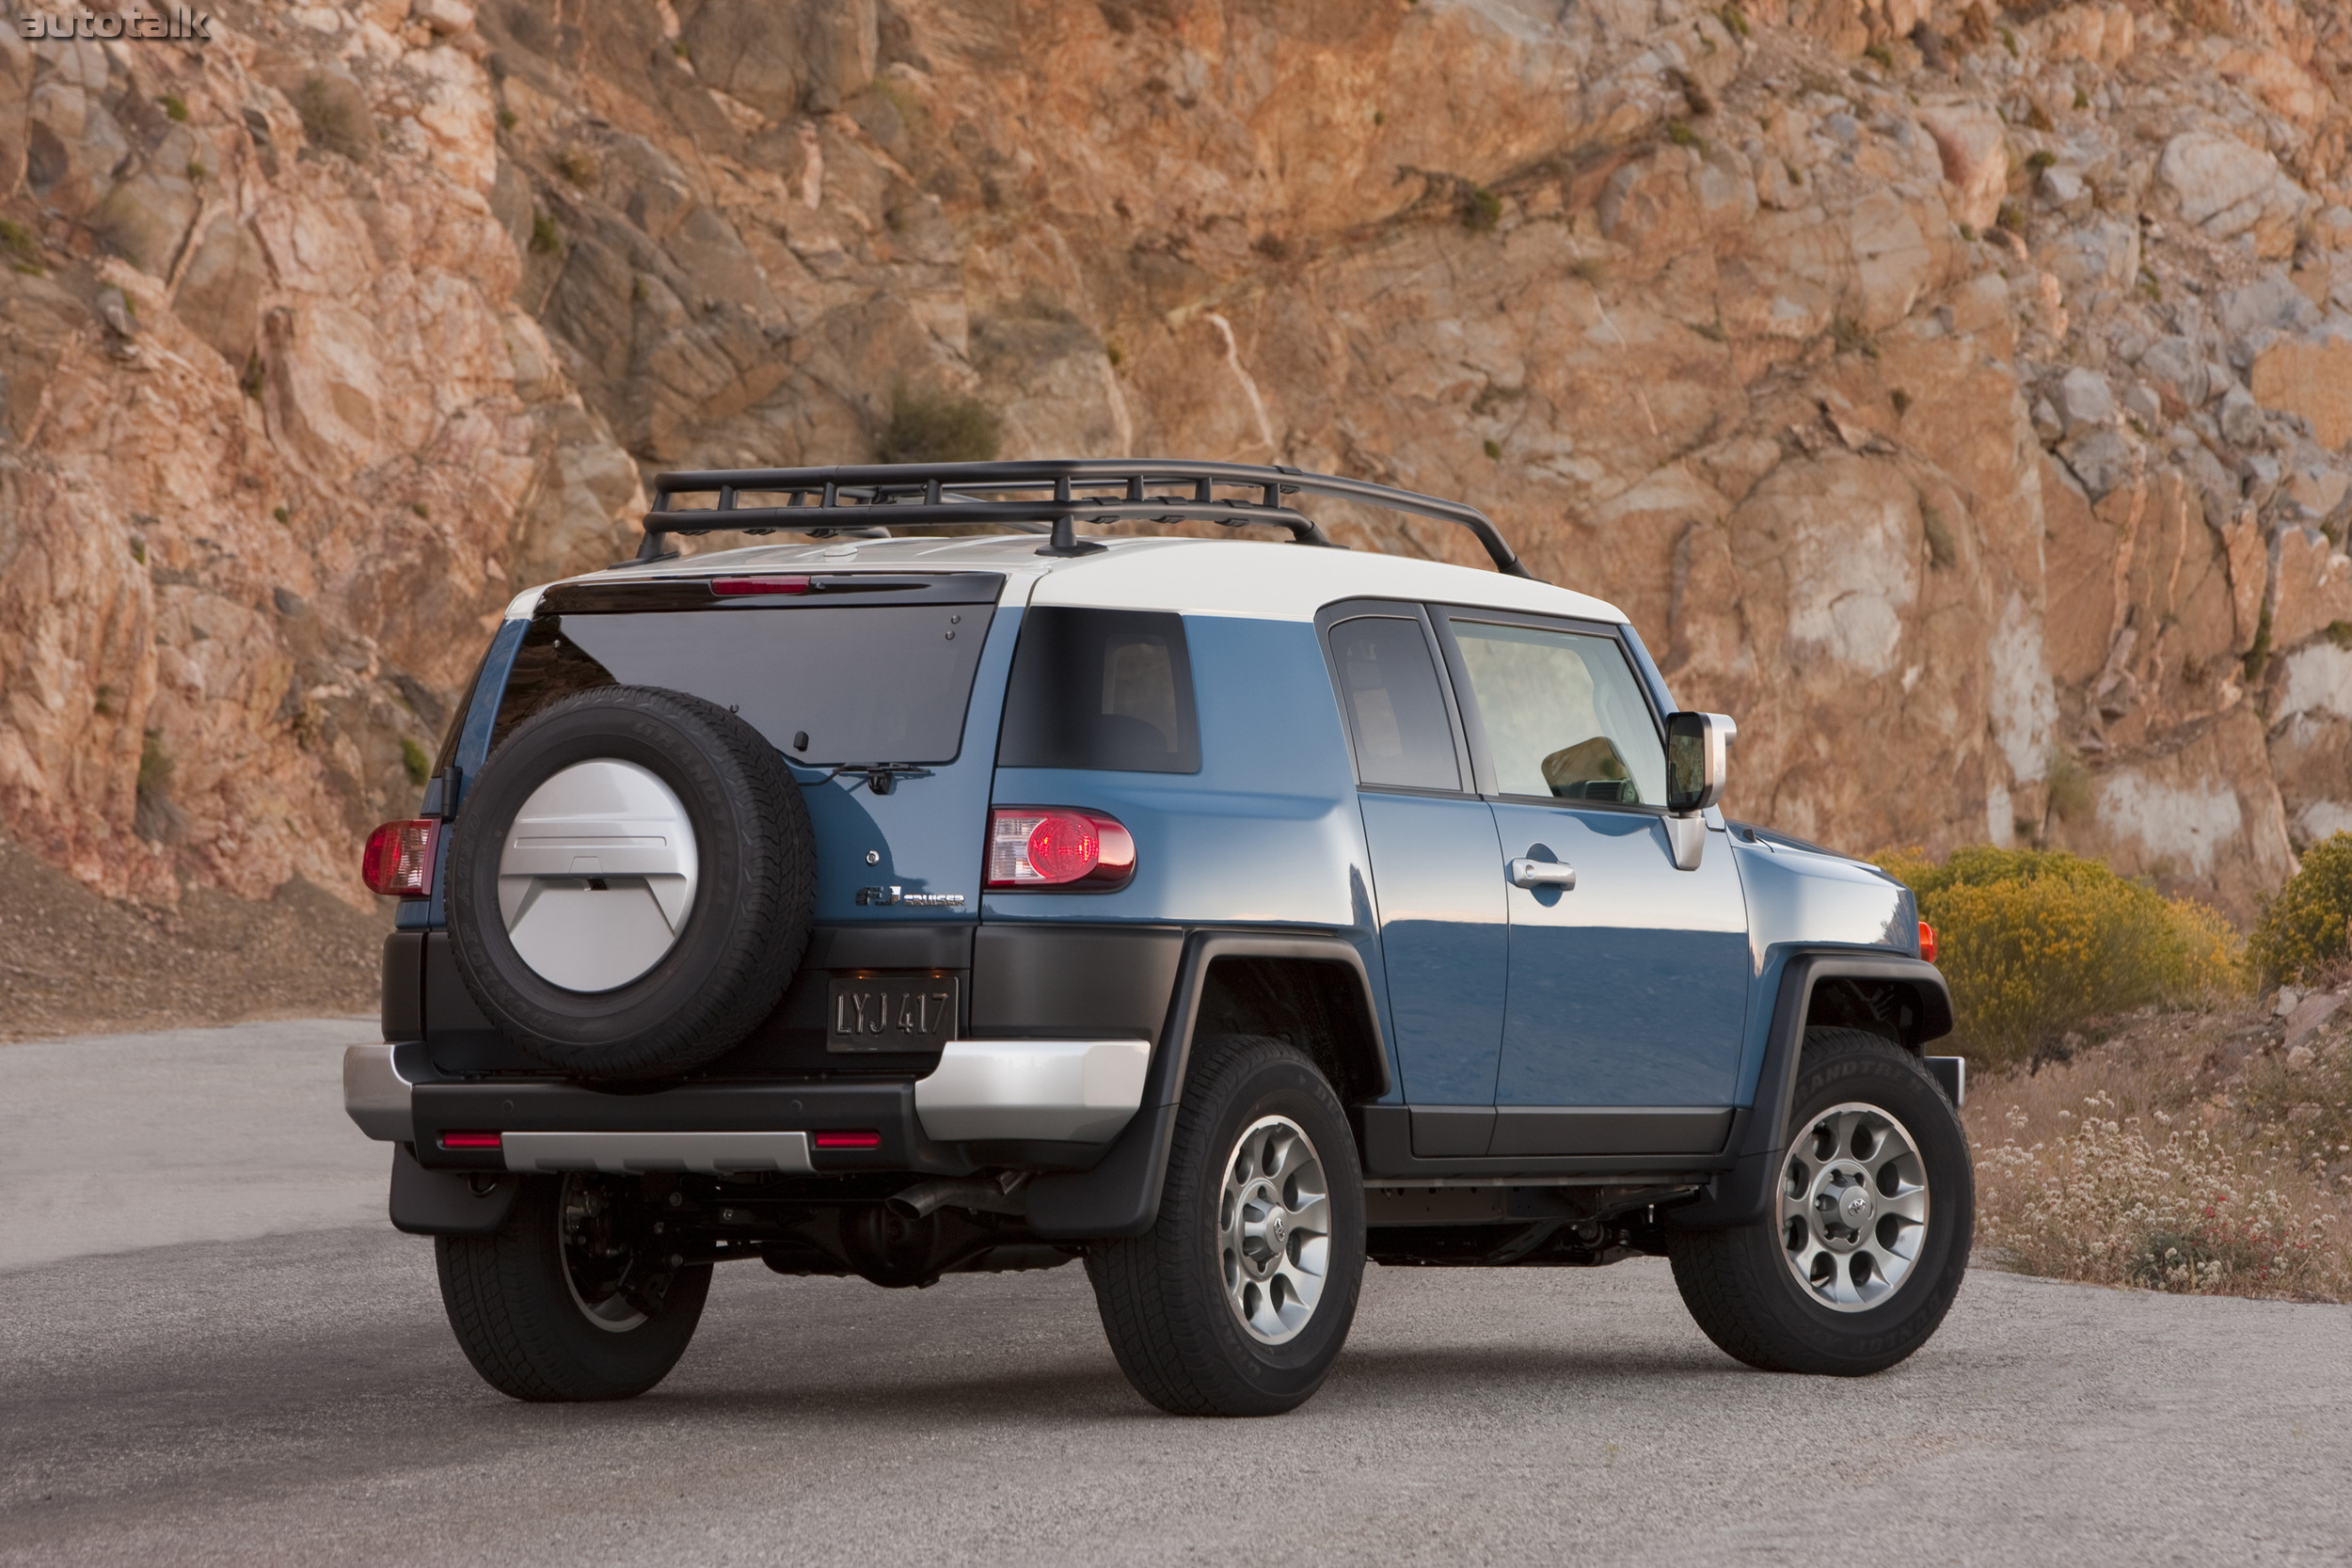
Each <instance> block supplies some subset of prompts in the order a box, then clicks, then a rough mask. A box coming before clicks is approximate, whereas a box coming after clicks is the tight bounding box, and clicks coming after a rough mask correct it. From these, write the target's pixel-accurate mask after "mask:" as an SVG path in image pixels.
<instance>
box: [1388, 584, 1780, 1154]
mask: <svg viewBox="0 0 2352 1568" xmlns="http://www.w3.org/2000/svg"><path fill="white" fill-rule="evenodd" d="M1435 621H1436V624H1437V626H1438V629H1439V630H1440V631H1441V633H1442V634H1443V640H1444V644H1445V651H1446V656H1447V660H1448V663H1449V665H1450V667H1451V671H1452V673H1453V676H1454V684H1455V687H1456V689H1457V690H1458V691H1459V692H1460V694H1461V707H1462V710H1463V718H1464V720H1465V722H1466V726H1467V729H1468V732H1469V737H1470V749H1471V753H1472V757H1473V761H1474V764H1475V766H1476V768H1477V774H1478V783H1479V787H1480V790H1481V792H1482V793H1483V794H1485V795H1486V796H1487V798H1488V799H1489V800H1491V802H1492V805H1493V812H1494V819H1495V827H1496V831H1497V832H1498V834H1499V837H1500V842H1501V853H1500V854H1498V855H1496V856H1495V857H1494V858H1493V859H1492V860H1491V861H1490V862H1489V863H1488V871H1487V874H1488V876H1489V877H1490V878H1491V879H1492V880H1493V882H1494V885H1495V887H1496V889H1497V891H1498V894H1499V895H1500V896H1502V898H1503V899H1504V900H1505V902H1506V904H1507V907H1508V910H1509V919H1510V985H1509V997H1508V1001H1507V1003H1506V1005H1505V1009H1504V1020H1503V1029H1502V1053H1501V1070H1500V1072H1499V1074H1498V1077H1497V1081H1496V1087H1495V1102H1496V1108H1497V1116H1496V1121H1495V1132H1494V1138H1493V1142H1492V1143H1491V1145H1490V1146H1489V1152H1491V1153H1493V1154H1496V1155H1508V1154H1530V1155H1541V1154H1593V1155H1605V1154H1667V1153H1696V1152H1708V1151H1711V1150H1713V1149H1716V1148H1720V1147H1722V1143H1723V1139H1724V1133H1725V1132H1726V1131H1727V1129H1728V1127H1729V1123H1730V1116H1731V1110H1730V1107H1731V1105H1732V1101H1733V1094H1734V1090H1735V1087H1736V1080H1737V1076H1738V1070H1739V1063H1740V1039H1741V1028H1742V1024H1743V1022H1744V1021H1745V1018H1746V1010H1747V1002H1748V942H1747V917H1746V908H1745V904H1744V902H1743V900H1742V898H1741V896H1740V879H1739V871H1738V868H1737V866H1736V865H1735V864H1734V863H1733V861H1732V857H1731V856H1730V855H1729V854H1728V853H1727V852H1725V846H1724V845H1723V844H1722V843H1721V841H1720V839H1718V840H1717V842H1715V843H1714V844H1712V845H1711V846H1710V848H1711V849H1712V853H1708V854H1706V855H1704V856H1703V857H1702V859H1701V862H1700V864H1699V866H1698V868H1697V869H1696V870H1694V871H1682V870H1678V869H1677V868H1676V866H1675V863H1674V859H1673V856H1672V853H1671V852H1670V850H1669V848H1668V846H1667V841H1666V832H1665V826H1664V822H1663V816H1664V804H1663V802H1664V800H1665V784H1666V763H1665V743H1664V732H1663V725H1662V716H1661V715H1660V714H1659V713H1657V712H1656V711H1655V709H1654V708H1653V707H1652V705H1651V704H1650V702H1649V700H1648V698H1647V696H1646V695H1645V689H1644V687H1643V685H1642V683H1641V681H1640V680H1639V678H1638V677H1637V676H1636V675H1635V673H1634V671H1633V667H1632V664H1631V662H1630V660H1629V658H1628V657H1627V653H1626V649H1625V646H1624V644H1623V642H1622V641H1620V640H1619V638H1618V637H1617V635H1616V634H1615V632H1614V629H1613V628H1611V627H1607V626H1587V625H1582V624H1580V623H1574V622H1565V621H1554V620H1549V619H1546V618H1540V617H1533V616H1519V615H1512V614H1507V613H1500V612H1493V611H1486V610H1440V611H1438V613H1437V614H1436V616H1435ZM1518 859H1525V860H1529V861H1534V862H1541V863H1552V864H1565V865H1566V866H1569V867H1572V868H1573V869H1574V872H1575V882H1574V885H1573V886H1572V887H1561V886H1556V885H1555V886H1536V887H1520V886H1514V885H1512V884H1511V881H1510V879H1509V878H1510V874H1509V870H1508V865H1507V863H1508V862H1510V861H1512V860H1518Z"/></svg>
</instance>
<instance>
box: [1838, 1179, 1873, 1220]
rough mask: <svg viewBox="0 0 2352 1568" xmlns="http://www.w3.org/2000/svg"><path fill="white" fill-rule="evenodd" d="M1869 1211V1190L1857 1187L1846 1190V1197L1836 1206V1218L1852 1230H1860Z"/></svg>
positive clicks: (1868, 1215)
mask: <svg viewBox="0 0 2352 1568" xmlns="http://www.w3.org/2000/svg"><path fill="white" fill-rule="evenodd" d="M1870 1209H1871V1204H1870V1194H1869V1190H1868V1189H1867V1188H1865V1187H1859V1186H1855V1187H1849V1188H1847V1189H1846V1196H1844V1197H1843V1198H1841V1199H1839V1200H1838V1204H1837V1212H1838V1217H1839V1218H1841V1219H1843V1220H1844V1221H1845V1222H1846V1224H1847V1226H1848V1227H1850V1228H1851V1229H1854V1230H1859V1229H1861V1228H1862V1224H1863V1222H1864V1221H1865V1220H1867V1219H1868V1218H1869V1217H1870Z"/></svg>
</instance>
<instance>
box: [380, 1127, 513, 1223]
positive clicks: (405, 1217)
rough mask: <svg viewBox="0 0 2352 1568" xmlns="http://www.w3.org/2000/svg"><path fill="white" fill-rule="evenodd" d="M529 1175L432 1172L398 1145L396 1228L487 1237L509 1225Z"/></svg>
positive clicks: (394, 1195) (395, 1163)
mask: <svg viewBox="0 0 2352 1568" xmlns="http://www.w3.org/2000/svg"><path fill="white" fill-rule="evenodd" d="M522 1184H523V1179H522V1178H521V1177H519V1176H516V1175H514V1174H512V1173H505V1174H501V1173H497V1172H492V1171H466V1170H427V1169H425V1168H424V1167H423V1166H422V1165H421V1164H417V1156H416V1151H415V1150H414V1149H412V1148H409V1146H408V1145H406V1144H395V1145H394V1146H393V1147H392V1197H391V1212H392V1228H393V1229H395V1230H405V1231H406V1232H407V1233H408V1234H409V1235H411V1236H486V1235H488V1234H489V1233H490V1232H491V1231H493V1230H496V1229H497V1228H498V1227H500V1226H501V1225H504V1224H505V1223H506V1215H507V1212H508V1211H510V1210H512V1209H513V1208H514V1207H515V1195H516V1193H518V1192H520V1191H521V1190H522Z"/></svg>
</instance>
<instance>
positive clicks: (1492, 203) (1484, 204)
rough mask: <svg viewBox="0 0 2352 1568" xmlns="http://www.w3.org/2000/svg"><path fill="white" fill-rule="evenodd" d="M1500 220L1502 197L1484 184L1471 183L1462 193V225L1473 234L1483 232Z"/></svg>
mask: <svg viewBox="0 0 2352 1568" xmlns="http://www.w3.org/2000/svg"><path fill="white" fill-rule="evenodd" d="M1500 222H1502V198H1501V197H1499V196H1497V195H1495V193H1494V192H1492V191H1490V190H1488V189H1487V188H1486V186H1484V185H1472V186H1470V188H1469V189H1467V190H1465V191H1464V192H1463V193H1462V227H1463V228H1465V229H1467V230H1470V232H1471V233H1473V234H1483V233H1485V232H1486V230H1489V229H1492V228H1493V227H1494V226H1495V225H1496V224H1498V223H1500Z"/></svg>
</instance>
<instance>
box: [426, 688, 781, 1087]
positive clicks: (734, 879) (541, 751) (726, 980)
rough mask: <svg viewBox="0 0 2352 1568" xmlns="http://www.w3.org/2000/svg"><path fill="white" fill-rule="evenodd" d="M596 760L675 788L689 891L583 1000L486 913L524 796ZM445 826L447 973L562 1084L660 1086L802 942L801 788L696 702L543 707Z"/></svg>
mask: <svg viewBox="0 0 2352 1568" xmlns="http://www.w3.org/2000/svg"><path fill="white" fill-rule="evenodd" d="M599 758H612V759H615V760H618V761H622V762H631V763H635V764H637V765H639V766H640V767H643V768H646V769H648V770H649V771H651V772H652V773H653V774H654V775H655V776H656V777H658V778H659V779H660V780H661V782H662V783H663V784H667V785H668V786H669V788H670V789H671V791H672V792H673V793H674V794H675V795H676V797H677V798H678V800H679V801H680V803H681V804H683V805H684V807H685V808H686V812H687V815H688V818H689V820H690V821H691V823H692V825H693V830H694V837H695V848H696V853H697V858H698V862H699V865H698V883H697V886H696V889H695V894H694V902H693V907H692V909H691V911H689V913H688V915H687V919H686V925H685V927H684V928H683V929H681V930H680V931H679V932H678V934H677V938H676V941H675V943H674V944H673V945H672V946H671V948H670V950H669V951H668V952H667V953H666V954H664V955H663V956H662V958H660V961H659V962H657V963H656V964H654V966H653V967H652V968H651V969H649V970H647V971H646V972H645V973H644V974H641V975H639V976H638V977H637V978H636V979H634V980H631V981H629V982H628V984H626V985H624V986H620V987H618V988H616V989H613V990H602V991H595V992H582V991H574V990H565V989H564V988H563V987H561V986H558V985H555V984H554V983H552V982H551V981H549V980H548V979H546V978H544V977H542V976H541V975H540V974H538V973H536V972H535V971H534V970H532V968H531V966H530V965H529V964H528V963H526V962H525V961H524V960H523V958H522V957H521V955H520V954H518V953H516V950H515V945H514V943H513V942H511V941H510V940H509V939H508V937H507V934H506V927H505V923H504V921H503V920H502V918H501V915H500V913H499V897H498V878H499V861H500V855H501V850H502V849H503V847H504V845H505V840H506V836H507V833H508V832H509V831H510V830H511V828H512V826H513V824H514V821H515V817H516V813H518V812H519V811H521V809H522V807H523V805H524V803H525V802H526V801H527V800H530V798H531V795H532V791H534V790H535V789H537V788H538V787H539V785H541V784H544V783H546V782H547V781H548V779H549V778H551V777H552V776H554V775H555V774H556V773H558V772H560V771H562V770H563V769H564V768H569V767H571V766H572V765H574V764H575V763H581V762H590V761H595V760H596V759H599ZM453 828H454V831H453V842H452V847H451V851H450V863H449V876H448V881H447V888H448V896H449V912H450V921H449V924H450V936H451V941H452V944H453V951H454V954H455V957H456V959H457V971H458V974H459V975H460V976H461V977H462V978H463V979H464V981H465V983H466V989H467V990H469V991H471V992H472V993H473V997H474V1000H475V1002H477V1003H478V1004H480V1006H481V1007H482V1010H483V1012H484V1014H485V1015H486V1016H487V1017H488V1018H489V1019H490V1021H491V1022H493V1023H495V1024H497V1025H498V1027H499V1028H500V1030H501V1032H503V1033H504V1034H505V1035H506V1036H507V1037H508V1038H510V1039H512V1040H514V1041H515V1042H516V1044H517V1045H519V1046H521V1047H522V1049H523V1050H524V1051H525V1052H527V1053H530V1054H531V1055H532V1057H533V1058H534V1059H536V1060H537V1061H540V1062H542V1063H544V1064H546V1065H547V1066H548V1067H549V1068H552V1069H555V1070H556V1071H558V1072H562V1073H565V1074H567V1075H569V1076H572V1077H577V1078H585V1079H602V1080H608V1081H626V1080H631V1079H647V1078H665V1077H672V1076H675V1075H676V1074H677V1073H680V1072H683V1071H686V1070H687V1069H691V1068H695V1067H699V1066H701V1065H702V1064H704V1063H705V1062H708V1061H711V1060H714V1059H715V1058H717V1057H719V1056H721V1055H723V1054H724V1053H726V1051H727V1050H728V1049H729V1048H730V1047H732V1046H734V1045H735V1044H736V1043H737V1042H738V1041H739V1040H741V1039H742V1038H743V1037H744V1036H745V1035H747V1034H749V1033H750V1032H751V1031H752V1029H753V1028H754V1027H755V1026H756V1025H757V1024H758V1023H759V1022H760V1021H761V1020H762V1019H764V1018H766V1017H767V1016H768V1015H769V1014H770V1013H771V1012H772V1011H773V1010H774V1009H775V1006H776V1002H777V999H778V998H779V997H781V996H782V995H783V994H784V989H785V987H786V986H787V984H789V983H790V981H791V978H792V973H793V971H794V969H795V968H797V967H798V966H799V964H800V961H801V954H802V951H803V949H804V948H805V947H806V946H807V944H808V931H809V923H810V920H811V918H812V916H813V914H814V912H815V909H816V899H817V847H816V834H815V832H814V830H813V829H812V828H811V827H810V824H809V816H808V806H807V804H806V802H805V801H803V800H802V798H801V791H800V786H799V784H796V783H795V782H794V780H793V777H792V772H791V769H790V768H787V766H786V765H785V762H784V759H783V758H782V757H781V756H779V755H778V754H777V752H776V749H775V748H774V747H773V746H771V745H770V744H769V742H768V740H767V739H766V737H764V736H761V735H760V733H759V732H758V731H757V730H755V729H754V728H752V726H751V725H750V724H748V723H745V722H744V721H742V720H741V719H739V718H738V717H737V716H736V715H735V714H733V713H731V712H729V711H728V710H727V709H725V708H723V707H720V706H718V705H715V704H712V703H707V702H705V701H703V700H702V699H701V698H699V697H690V696H687V695H685V694H683V693H680V692H676V691H665V690H661V689H657V688H652V687H632V686H612V687H601V688H598V689H595V690H591V691H583V692H580V693H577V694H576V695H573V696H570V697H566V698H564V699H563V700H562V701H560V702H557V703H554V704H551V705H548V707H547V708H546V709H545V710H544V711H542V712H540V713H538V714H536V715H534V716H533V717H532V718H531V719H530V720H528V721H525V722H524V723H523V724H521V725H520V726H518V727H517V728H516V731H515V733H514V734H513V735H512V736H509V737H508V738H507V739H506V741H505V742H504V743H503V744H501V746H500V747H499V749H498V751H497V752H495V753H493V754H492V756H491V757H490V760H489V762H488V763H487V764H485V766H484V768H483V769H482V772H481V776H480V777H479V778H478V779H477V780H476V781H475V782H474V784H473V785H472V787H471V788H470V789H469V791H468V792H467V795H466V799H465V809H464V811H463V812H462V813H461V814H460V816H459V817H458V819H457V821H456V822H455V824H454V825H453Z"/></svg>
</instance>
